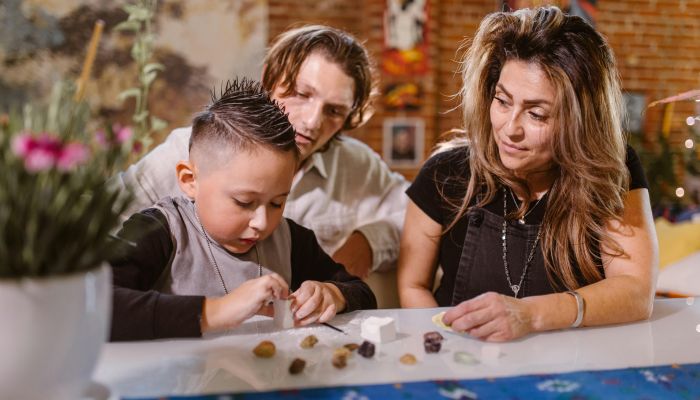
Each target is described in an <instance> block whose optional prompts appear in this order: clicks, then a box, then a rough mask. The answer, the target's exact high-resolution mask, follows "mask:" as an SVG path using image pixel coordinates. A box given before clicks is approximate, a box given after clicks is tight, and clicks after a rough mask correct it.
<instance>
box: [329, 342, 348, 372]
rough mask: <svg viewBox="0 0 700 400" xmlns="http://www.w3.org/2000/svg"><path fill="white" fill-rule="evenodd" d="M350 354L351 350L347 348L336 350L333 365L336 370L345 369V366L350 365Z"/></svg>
mask: <svg viewBox="0 0 700 400" xmlns="http://www.w3.org/2000/svg"><path fill="white" fill-rule="evenodd" d="M350 354H351V353H350V350H348V349H346V348H345V347H340V348H338V349H335V351H334V352H333V359H332V360H331V363H333V366H334V367H336V368H339V369H340V368H345V366H346V365H348V357H350Z"/></svg>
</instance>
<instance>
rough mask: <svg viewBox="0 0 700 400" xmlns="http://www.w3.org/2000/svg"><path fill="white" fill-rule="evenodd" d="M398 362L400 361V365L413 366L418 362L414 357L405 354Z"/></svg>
mask: <svg viewBox="0 0 700 400" xmlns="http://www.w3.org/2000/svg"><path fill="white" fill-rule="evenodd" d="M399 361H401V364H406V365H413V364H415V363H416V362H417V361H418V360H416V356H414V355H413V354H411V353H406V354H404V355H402V356H401V358H399Z"/></svg>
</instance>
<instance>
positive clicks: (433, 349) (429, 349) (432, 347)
mask: <svg viewBox="0 0 700 400" xmlns="http://www.w3.org/2000/svg"><path fill="white" fill-rule="evenodd" d="M423 347H424V348H425V352H426V353H439V352H440V347H442V343H440V342H424V343H423Z"/></svg>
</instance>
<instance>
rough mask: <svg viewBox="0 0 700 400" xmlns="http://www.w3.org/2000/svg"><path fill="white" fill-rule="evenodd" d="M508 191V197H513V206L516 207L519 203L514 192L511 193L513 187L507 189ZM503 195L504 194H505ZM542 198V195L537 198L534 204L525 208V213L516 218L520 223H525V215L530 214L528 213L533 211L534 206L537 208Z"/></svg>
mask: <svg viewBox="0 0 700 400" xmlns="http://www.w3.org/2000/svg"><path fill="white" fill-rule="evenodd" d="M508 191H509V192H510V197H511V198H512V199H513V204H515V208H518V207H519V206H520V205H519V204H518V200H517V199H516V198H515V194H513V189H509V190H508ZM503 196H505V194H504V195H503ZM543 198H544V196H542V197H540V198H539V199H537V201H536V202H535V205H534V206H532V207H530V209H529V210H527V212H526V213H525V215H523V216H522V217H521V218H518V222H519V223H520V225H525V217H527V216H528V215H530V213H531V212H533V211H534V210H535V208H537V206H538V205H539V204H540V201H542V199H543Z"/></svg>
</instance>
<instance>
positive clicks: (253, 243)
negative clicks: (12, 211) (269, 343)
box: [111, 80, 376, 340]
mask: <svg viewBox="0 0 700 400" xmlns="http://www.w3.org/2000/svg"><path fill="white" fill-rule="evenodd" d="M294 137H295V131H294V129H293V127H292V125H291V124H290V123H289V120H288V119H287V116H285V115H284V113H283V112H282V111H281V110H280V109H279V108H278V106H277V104H276V103H275V101H273V100H271V99H270V97H269V95H268V94H267V93H266V92H265V91H264V90H263V89H261V87H260V85H259V84H257V83H253V82H251V81H247V80H243V81H242V82H238V81H235V82H233V83H230V84H228V85H227V87H226V89H225V91H224V92H223V93H222V94H221V97H220V98H219V99H218V100H215V101H214V102H213V104H212V105H210V106H209V107H208V108H207V110H206V111H204V112H202V113H200V114H199V115H197V116H196V117H195V118H194V120H193V124H192V136H191V139H190V146H189V160H188V161H181V162H179V163H178V164H177V167H176V170H177V178H178V183H179V185H180V188H181V189H182V191H183V192H184V193H185V194H186V196H187V198H185V197H174V198H173V197H166V198H163V199H161V200H160V201H159V202H157V203H156V204H155V205H154V206H153V207H152V208H149V209H146V210H144V211H141V212H140V213H137V214H134V215H133V216H132V217H131V218H130V219H129V220H128V221H126V222H125V224H124V227H123V229H122V230H121V231H120V232H119V234H118V235H119V236H120V237H121V238H123V239H125V243H126V242H133V243H134V245H133V246H125V247H127V249H126V250H125V251H124V252H123V253H122V254H121V255H120V256H119V257H117V258H116V259H115V260H113V262H112V265H113V269H114V306H113V307H114V312H113V321H112V335H111V338H112V340H142V339H156V338H163V337H196V336H201V334H202V333H205V332H210V331H216V330H221V329H229V328H233V327H235V326H238V325H240V324H241V323H242V322H243V321H244V320H246V319H247V318H249V317H251V316H252V315H254V314H256V313H263V314H268V315H269V314H270V311H271V310H270V308H269V306H268V305H267V304H268V303H269V301H270V300H271V299H273V298H287V296H288V295H289V294H288V292H289V288H290V287H291V288H292V289H295V291H294V292H293V293H292V294H291V298H292V299H293V302H292V310H293V311H294V316H295V319H296V320H297V323H298V324H300V325H307V324H310V323H313V322H325V321H328V320H329V319H331V318H332V317H333V316H334V315H335V314H336V313H337V312H344V311H352V310H355V309H360V308H375V307H376V300H375V297H374V295H373V293H372V291H371V290H370V289H369V287H368V286H367V285H366V284H365V283H364V282H362V281H361V280H360V279H359V278H356V277H354V276H351V275H349V274H348V273H347V272H346V270H345V269H344V268H343V266H342V265H341V264H338V263H335V262H334V261H333V260H332V259H331V258H330V257H329V256H328V255H327V254H326V253H325V252H324V251H323V250H322V249H321V248H320V247H319V245H318V243H317V241H316V237H315V236H314V234H313V232H311V231H310V230H308V229H306V228H303V227H301V226H299V225H297V224H296V223H294V222H293V221H291V220H288V219H283V218H282V212H283V210H284V205H285V201H286V198H287V195H288V194H289V191H290V188H291V185H292V179H293V177H294V173H295V171H296V169H297V164H298V162H299V150H298V149H297V146H296V143H295V138H294Z"/></svg>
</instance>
